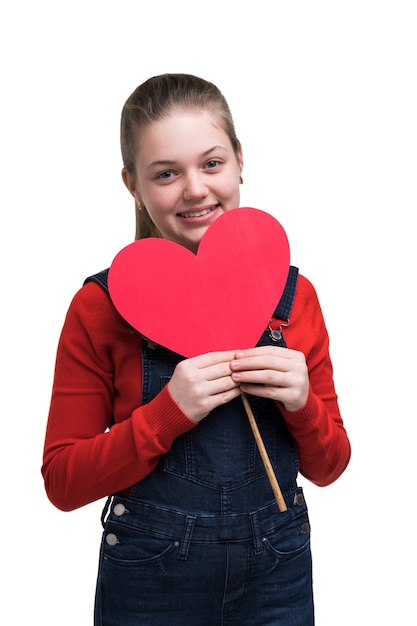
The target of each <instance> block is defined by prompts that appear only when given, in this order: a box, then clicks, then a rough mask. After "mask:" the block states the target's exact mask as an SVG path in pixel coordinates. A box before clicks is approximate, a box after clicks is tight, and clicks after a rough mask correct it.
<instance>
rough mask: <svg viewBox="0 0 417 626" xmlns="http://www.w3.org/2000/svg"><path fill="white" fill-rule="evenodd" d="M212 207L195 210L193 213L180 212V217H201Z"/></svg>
mask: <svg viewBox="0 0 417 626" xmlns="http://www.w3.org/2000/svg"><path fill="white" fill-rule="evenodd" d="M211 210H212V209H204V210H203V211H195V213H180V215H181V217H201V216H202V215H207V213H210V211H211Z"/></svg>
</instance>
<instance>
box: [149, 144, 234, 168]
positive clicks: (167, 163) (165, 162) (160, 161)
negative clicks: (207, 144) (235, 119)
mask: <svg viewBox="0 0 417 626" xmlns="http://www.w3.org/2000/svg"><path fill="white" fill-rule="evenodd" d="M215 150H227V148H226V147H225V146H212V147H211V148H209V149H208V150H204V152H202V153H201V154H200V157H201V158H204V157H206V156H208V155H209V154H211V153H212V152H214V151H215ZM175 163H176V161H170V160H168V159H158V160H157V161H152V163H149V165H148V168H151V167H161V166H163V167H166V166H167V167H168V166H170V165H175Z"/></svg>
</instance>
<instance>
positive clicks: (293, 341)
mask: <svg viewBox="0 0 417 626" xmlns="http://www.w3.org/2000/svg"><path fill="white" fill-rule="evenodd" d="M285 339H286V342H287V345H288V348H292V349H294V350H300V351H301V352H303V353H304V354H305V357H306V361H307V366H308V371H309V380H310V390H309V396H308V399H307V402H306V404H305V406H304V407H303V408H302V409H300V410H299V411H295V412H289V411H286V410H285V409H284V408H283V407H280V410H281V412H282V414H283V416H284V418H285V420H286V422H287V426H288V428H289V430H290V432H291V434H292V435H293V437H294V439H295V441H296V445H297V450H298V455H299V460H300V472H301V473H302V474H303V476H305V477H306V478H308V479H309V480H310V481H312V482H313V483H315V484H316V485H320V486H325V485H328V484H330V483H332V482H333V481H335V480H336V479H337V478H338V477H339V476H340V475H341V474H342V472H343V471H344V470H345V468H346V466H347V464H348V463H349V459H350V443H349V439H348V437H347V434H346V431H345V428H344V425H343V421H342V418H341V415H340V411H339V406H338V401H337V395H336V391H335V387H334V381H333V367H332V363H331V360H330V355H329V338H328V334H327V330H326V326H325V323H324V319H323V315H322V311H321V308H320V304H319V301H318V298H317V294H316V292H315V290H314V288H313V286H312V285H311V283H310V282H309V281H308V280H307V279H306V278H305V277H303V276H300V277H299V283H298V287H297V294H296V297H295V300H294V306H293V310H292V312H291V317H290V325H289V326H288V328H287V329H285Z"/></svg>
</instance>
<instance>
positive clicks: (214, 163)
mask: <svg viewBox="0 0 417 626" xmlns="http://www.w3.org/2000/svg"><path fill="white" fill-rule="evenodd" d="M219 165H220V161H216V159H210V161H207V163H206V167H207V168H208V169H209V170H213V169H215V168H216V167H219Z"/></svg>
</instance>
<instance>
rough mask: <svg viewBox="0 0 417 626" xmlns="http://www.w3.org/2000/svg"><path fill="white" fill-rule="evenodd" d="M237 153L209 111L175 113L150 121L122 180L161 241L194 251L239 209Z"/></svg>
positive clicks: (238, 165)
mask: <svg viewBox="0 0 417 626" xmlns="http://www.w3.org/2000/svg"><path fill="white" fill-rule="evenodd" d="M241 170H242V155H241V153H239V154H238V155H236V154H235V152H234V150H233V147H232V144H231V142H230V139H229V137H228V135H227V134H226V132H225V131H224V130H223V128H222V127H221V125H220V124H219V123H218V121H217V119H216V117H215V116H214V115H213V114H212V113H210V112H209V111H194V110H179V111H173V112H172V113H171V114H170V115H169V116H168V117H166V118H164V119H162V120H159V121H157V122H154V123H152V124H151V125H150V126H148V128H146V129H145V131H144V132H143V133H142V135H141V138H140V141H139V142H138V145H137V151H136V162H135V176H132V175H131V174H130V173H129V172H127V171H126V170H123V173H122V174H123V180H124V182H125V184H126V186H127V188H128V189H129V191H130V192H131V193H132V195H133V196H134V197H135V198H136V200H137V201H139V202H140V203H141V204H142V205H144V206H146V209H147V211H148V213H149V215H150V217H151V219H152V221H153V222H154V224H155V225H156V226H157V228H158V229H159V230H160V232H161V234H162V236H163V237H164V239H169V240H171V241H175V242H176V243H179V244H181V245H183V246H185V247H186V248H188V249H189V250H191V251H192V252H196V251H197V249H198V245H199V243H200V241H201V238H202V237H203V235H204V233H205V232H206V230H207V229H208V227H209V226H210V224H212V223H213V222H214V221H215V220H216V219H217V218H218V217H219V215H222V214H223V213H225V212H226V211H229V210H230V209H234V208H236V207H238V206H239V201H240V193H239V178H240V174H241Z"/></svg>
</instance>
